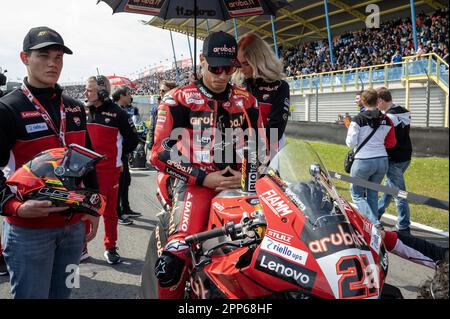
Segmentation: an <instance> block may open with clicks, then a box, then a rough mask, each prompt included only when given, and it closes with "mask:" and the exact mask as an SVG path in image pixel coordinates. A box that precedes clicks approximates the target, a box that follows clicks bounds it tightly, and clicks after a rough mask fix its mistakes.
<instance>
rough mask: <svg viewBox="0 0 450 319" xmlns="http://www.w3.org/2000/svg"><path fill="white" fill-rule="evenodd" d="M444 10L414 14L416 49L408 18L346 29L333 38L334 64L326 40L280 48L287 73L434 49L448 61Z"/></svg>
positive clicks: (365, 63) (357, 64)
mask: <svg viewBox="0 0 450 319" xmlns="http://www.w3.org/2000/svg"><path fill="white" fill-rule="evenodd" d="M448 25H449V19H448V9H445V10H440V11H436V12H435V13H434V14H431V15H426V14H424V13H421V14H419V15H418V16H417V28H416V29H417V38H418V42H419V48H418V50H415V49H414V41H413V32H412V24H411V19H410V18H405V19H397V20H393V21H388V22H385V23H383V24H382V27H381V28H379V29H363V30H361V31H356V32H347V33H345V34H342V35H340V36H339V37H336V38H335V39H334V41H333V56H334V62H335V63H334V64H333V65H332V64H331V61H330V52H329V46H328V41H327V40H322V41H317V42H308V43H302V44H299V45H298V46H295V47H292V48H286V49H284V50H282V52H283V59H284V63H285V72H286V75H287V76H294V75H302V74H312V73H320V72H327V71H334V70H350V69H353V68H358V67H364V66H370V65H377V64H383V63H389V62H391V61H392V58H393V57H394V55H395V54H396V52H398V54H400V55H401V56H403V57H404V56H409V55H414V54H418V53H423V54H425V53H430V52H434V53H436V54H438V55H439V56H441V57H442V58H444V59H445V60H446V61H447V62H448V44H449V36H448V32H447V30H448Z"/></svg>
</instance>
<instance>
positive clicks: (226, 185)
mask: <svg viewBox="0 0 450 319" xmlns="http://www.w3.org/2000/svg"><path fill="white" fill-rule="evenodd" d="M226 173H231V174H232V175H233V176H229V177H225V176H223V175H224V174H226ZM203 186H205V187H208V188H211V189H214V190H215V191H221V190H224V189H230V188H239V187H240V186H241V173H240V172H238V171H235V170H233V169H231V168H230V167H229V166H227V167H226V168H225V169H223V170H221V171H217V172H214V173H211V174H208V175H206V178H205V180H204V181H203Z"/></svg>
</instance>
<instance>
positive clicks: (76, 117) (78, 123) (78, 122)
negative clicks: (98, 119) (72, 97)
mask: <svg viewBox="0 0 450 319" xmlns="http://www.w3.org/2000/svg"><path fill="white" fill-rule="evenodd" d="M73 121H74V122H75V124H76V125H77V126H80V125H81V120H80V118H79V117H78V116H75V117H74V118H73Z"/></svg>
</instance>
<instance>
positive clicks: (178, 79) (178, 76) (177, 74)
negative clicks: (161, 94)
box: [169, 30, 180, 83]
mask: <svg viewBox="0 0 450 319" xmlns="http://www.w3.org/2000/svg"><path fill="white" fill-rule="evenodd" d="M169 32H170V42H172V51H173V61H174V62H175V71H176V76H177V83H179V82H180V74H179V73H178V64H177V56H176V54H175V45H174V44H173V37H172V31H171V30H169Z"/></svg>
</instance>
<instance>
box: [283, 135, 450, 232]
mask: <svg viewBox="0 0 450 319" xmlns="http://www.w3.org/2000/svg"><path fill="white" fill-rule="evenodd" d="M293 140H294V139H288V141H287V142H288V143H289V142H291V141H293ZM310 143H311V145H312V146H313V148H314V149H315V150H316V151H317V153H319V155H320V157H321V159H322V161H323V162H324V164H325V166H326V167H327V169H328V170H330V171H335V172H339V173H344V174H345V172H344V167H343V163H344V158H345V154H346V153H347V151H348V147H346V146H343V145H337V144H329V143H323V142H316V141H310ZM405 180H406V189H407V191H409V192H413V193H416V194H420V195H425V196H429V197H434V198H438V199H442V200H446V201H448V200H449V187H448V184H449V159H448V158H439V157H413V158H412V160H411V165H410V166H409V168H408V170H407V171H406V174H405ZM335 185H336V187H337V188H338V191H339V192H340V194H341V195H343V196H344V197H345V198H346V199H347V200H349V201H351V196H350V192H349V184H348V183H346V182H342V181H336V180H335ZM410 210H411V221H414V222H418V223H421V224H425V225H428V226H432V227H436V228H438V229H443V230H447V231H448V229H449V227H448V226H449V212H448V211H445V210H442V209H437V208H433V207H429V206H425V205H418V204H414V203H410ZM387 213H389V214H392V215H397V213H396V209H395V203H394V201H392V203H391V205H390V206H389V208H388V209H387Z"/></svg>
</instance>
